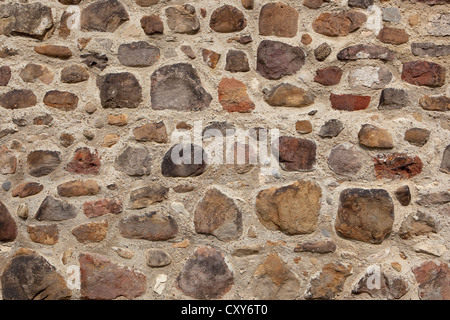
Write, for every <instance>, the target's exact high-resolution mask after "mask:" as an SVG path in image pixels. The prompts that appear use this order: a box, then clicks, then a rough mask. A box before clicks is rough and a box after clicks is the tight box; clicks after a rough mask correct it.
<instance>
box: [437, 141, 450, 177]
mask: <svg viewBox="0 0 450 320" xmlns="http://www.w3.org/2000/svg"><path fill="white" fill-rule="evenodd" d="M439 170H441V171H442V172H445V173H450V144H449V145H448V146H447V147H446V148H445V150H444V153H443V155H442V161H441V165H440V166H439Z"/></svg>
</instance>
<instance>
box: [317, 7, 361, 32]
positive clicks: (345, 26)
mask: <svg viewBox="0 0 450 320" xmlns="http://www.w3.org/2000/svg"><path fill="white" fill-rule="evenodd" d="M366 20H367V17H366V15H365V14H364V13H362V12H359V11H355V10H349V11H341V12H325V13H322V14H320V15H319V16H318V17H317V19H316V20H314V22H313V23H312V28H313V30H314V31H315V32H317V33H320V34H323V35H325V36H329V37H338V36H346V35H348V34H349V33H351V32H354V31H356V30H358V29H359V28H360V27H361V26H362V25H363V24H364V23H365V22H366Z"/></svg>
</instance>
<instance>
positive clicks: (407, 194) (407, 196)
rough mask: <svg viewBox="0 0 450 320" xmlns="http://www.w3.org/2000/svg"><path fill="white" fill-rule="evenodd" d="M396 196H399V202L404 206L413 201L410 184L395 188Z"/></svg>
mask: <svg viewBox="0 0 450 320" xmlns="http://www.w3.org/2000/svg"><path fill="white" fill-rule="evenodd" d="M395 197H396V198H397V200H398V202H400V204H401V205H402V206H407V205H409V204H410V203H411V191H410V190H409V186H408V185H404V186H401V187H398V188H397V189H396V190H395Z"/></svg>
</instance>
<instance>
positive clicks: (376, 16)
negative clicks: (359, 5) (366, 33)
mask: <svg viewBox="0 0 450 320" xmlns="http://www.w3.org/2000/svg"><path fill="white" fill-rule="evenodd" d="M367 11H369V13H370V14H369V16H368V17H367V22H366V28H367V29H369V30H372V32H373V33H374V34H375V35H376V36H377V35H378V33H380V30H381V28H382V27H383V19H382V17H381V14H382V12H381V9H380V7H378V6H377V5H373V6H370V7H368V8H367Z"/></svg>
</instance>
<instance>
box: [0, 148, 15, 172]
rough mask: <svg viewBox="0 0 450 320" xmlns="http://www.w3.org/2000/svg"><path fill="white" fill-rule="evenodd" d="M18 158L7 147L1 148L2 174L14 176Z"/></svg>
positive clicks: (0, 167)
mask: <svg viewBox="0 0 450 320" xmlns="http://www.w3.org/2000/svg"><path fill="white" fill-rule="evenodd" d="M16 167H17V158H16V156H15V154H14V152H12V151H11V150H9V149H8V148H7V147H6V146H4V145H2V146H0V174H13V173H15V172H16Z"/></svg>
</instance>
